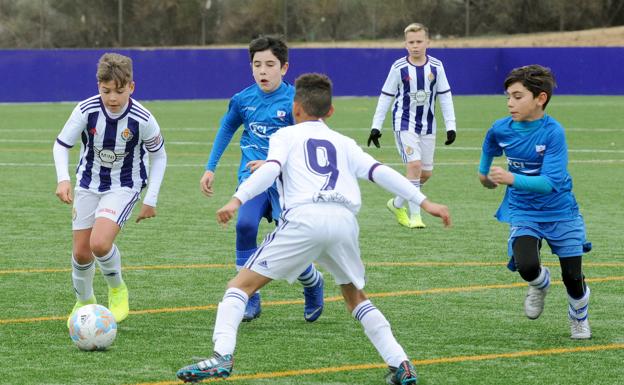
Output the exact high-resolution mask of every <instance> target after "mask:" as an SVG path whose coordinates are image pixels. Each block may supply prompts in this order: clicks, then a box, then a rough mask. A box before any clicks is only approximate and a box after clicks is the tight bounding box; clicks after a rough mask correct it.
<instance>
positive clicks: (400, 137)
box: [386, 131, 420, 227]
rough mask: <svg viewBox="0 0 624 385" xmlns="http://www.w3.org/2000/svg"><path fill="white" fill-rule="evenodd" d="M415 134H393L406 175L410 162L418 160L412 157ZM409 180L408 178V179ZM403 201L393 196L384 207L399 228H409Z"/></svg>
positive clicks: (405, 132)
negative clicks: (392, 215) (394, 218)
mask: <svg viewBox="0 0 624 385" xmlns="http://www.w3.org/2000/svg"><path fill="white" fill-rule="evenodd" d="M415 135H416V134H415V133H413V132H412V133H410V132H407V131H395V132H394V142H395V145H396V148H397V151H398V152H399V155H400V156H401V160H402V161H403V163H404V164H405V166H406V173H407V174H409V173H410V171H409V170H410V165H409V163H410V162H414V161H419V160H420V159H419V158H417V157H414V147H413V146H414V143H415V141H416V140H417V139H415V138H414V136H415ZM408 179H409V178H408ZM405 203H406V202H405V199H404V198H403V197H400V196H395V197H394V198H391V199H390V200H389V201H388V202H387V203H386V207H388V210H390V212H391V213H392V214H394V216H395V217H396V220H397V222H398V223H399V224H400V225H401V226H405V227H409V215H408V212H407V207H405V206H406V204H405Z"/></svg>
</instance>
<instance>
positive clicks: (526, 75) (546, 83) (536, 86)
mask: <svg viewBox="0 0 624 385" xmlns="http://www.w3.org/2000/svg"><path fill="white" fill-rule="evenodd" d="M518 82H520V83H522V85H523V86H524V87H525V88H526V89H527V90H529V91H531V93H532V94H533V97H534V98H536V97H537V96H538V95H539V94H541V93H542V92H545V93H546V103H544V106H543V107H542V108H543V109H546V105H548V102H549V101H550V97H551V96H552V94H553V88H555V87H556V86H557V84H556V83H555V77H554V75H553V73H552V71H551V70H550V68H548V67H543V66H541V65H539V64H531V65H527V66H524V67H518V68H514V69H513V70H511V72H509V75H507V78H506V79H505V83H504V84H505V90H506V89H507V88H509V86H511V85H512V84H514V83H518Z"/></svg>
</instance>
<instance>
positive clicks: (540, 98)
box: [537, 92, 548, 109]
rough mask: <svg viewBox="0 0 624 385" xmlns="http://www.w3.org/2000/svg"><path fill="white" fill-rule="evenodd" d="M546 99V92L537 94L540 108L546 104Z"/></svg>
mask: <svg viewBox="0 0 624 385" xmlns="http://www.w3.org/2000/svg"><path fill="white" fill-rule="evenodd" d="M546 100H548V94H546V92H540V93H539V95H537V103H538V104H539V105H540V107H542V109H543V108H544V104H546Z"/></svg>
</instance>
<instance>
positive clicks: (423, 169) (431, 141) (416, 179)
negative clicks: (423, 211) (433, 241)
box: [407, 135, 435, 229]
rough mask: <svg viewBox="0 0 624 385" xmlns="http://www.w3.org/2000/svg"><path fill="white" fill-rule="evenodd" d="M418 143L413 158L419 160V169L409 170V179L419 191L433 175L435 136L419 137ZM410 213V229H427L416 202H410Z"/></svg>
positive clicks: (416, 142)
mask: <svg viewBox="0 0 624 385" xmlns="http://www.w3.org/2000/svg"><path fill="white" fill-rule="evenodd" d="M416 139H417V141H415V142H414V146H415V147H414V154H413V155H412V157H413V158H415V159H419V162H418V164H417V165H415V166H417V167H414V169H413V170H409V169H408V175H407V179H409V180H410V182H412V184H413V185H414V187H416V188H417V189H418V190H419V191H420V190H421V189H422V187H423V185H424V184H425V182H426V181H427V180H429V178H431V175H432V173H433V154H434V152H435V135H418V136H416ZM409 211H410V226H409V227H410V228H412V229H422V228H425V227H426V226H425V223H424V222H423V220H422V217H421V215H420V206H419V205H417V204H416V203H414V202H409Z"/></svg>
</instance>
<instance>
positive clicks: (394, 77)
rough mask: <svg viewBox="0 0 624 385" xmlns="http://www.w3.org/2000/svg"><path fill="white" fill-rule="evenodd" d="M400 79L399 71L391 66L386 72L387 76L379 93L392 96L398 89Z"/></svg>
mask: <svg viewBox="0 0 624 385" xmlns="http://www.w3.org/2000/svg"><path fill="white" fill-rule="evenodd" d="M400 80H401V79H400V75H399V71H397V70H396V69H395V68H394V66H392V67H391V68H390V71H389V72H388V76H387V77H386V82H385V83H384V85H383V87H381V93H382V94H385V95H388V96H392V97H394V96H395V95H396V93H397V90H398V89H399V81H400Z"/></svg>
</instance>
